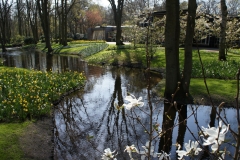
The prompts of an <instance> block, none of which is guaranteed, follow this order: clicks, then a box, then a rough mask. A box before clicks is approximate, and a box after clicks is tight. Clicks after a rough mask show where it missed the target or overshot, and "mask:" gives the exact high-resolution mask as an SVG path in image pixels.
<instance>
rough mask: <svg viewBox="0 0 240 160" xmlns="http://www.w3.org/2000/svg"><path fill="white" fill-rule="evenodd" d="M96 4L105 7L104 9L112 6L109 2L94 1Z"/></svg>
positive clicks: (106, 0)
mask: <svg viewBox="0 0 240 160" xmlns="http://www.w3.org/2000/svg"><path fill="white" fill-rule="evenodd" d="M93 1H94V2H95V3H97V4H99V5H101V6H103V7H108V6H110V3H109V1H108V0H93Z"/></svg>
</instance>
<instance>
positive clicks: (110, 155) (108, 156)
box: [102, 148, 117, 160]
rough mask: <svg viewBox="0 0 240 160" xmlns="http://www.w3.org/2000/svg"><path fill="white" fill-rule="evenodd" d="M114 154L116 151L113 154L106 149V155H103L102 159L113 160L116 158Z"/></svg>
mask: <svg viewBox="0 0 240 160" xmlns="http://www.w3.org/2000/svg"><path fill="white" fill-rule="evenodd" d="M114 152H115V151H113V152H112V151H111V149H110V148H107V149H105V150H104V153H103V155H102V159H103V160H111V159H113V158H114V156H115V155H113V153H114ZM113 160H117V159H116V158H114V159H113Z"/></svg>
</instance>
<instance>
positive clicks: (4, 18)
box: [0, 1, 12, 52]
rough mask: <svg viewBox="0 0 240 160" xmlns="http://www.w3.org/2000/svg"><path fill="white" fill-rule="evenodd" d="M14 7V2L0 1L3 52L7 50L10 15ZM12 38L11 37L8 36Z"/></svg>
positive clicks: (0, 28)
mask: <svg viewBox="0 0 240 160" xmlns="http://www.w3.org/2000/svg"><path fill="white" fill-rule="evenodd" d="M11 7H12V3H11V4H10V3H8V1H5V2H4V1H2V3H0V41H1V45H2V52H6V51H7V49H6V46H5V45H6V42H7V37H6V34H7V26H8V25H9V21H8V17H9V13H10V10H11ZM8 38H10V37H8Z"/></svg>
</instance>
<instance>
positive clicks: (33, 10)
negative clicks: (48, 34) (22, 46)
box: [26, 0, 39, 43]
mask: <svg viewBox="0 0 240 160" xmlns="http://www.w3.org/2000/svg"><path fill="white" fill-rule="evenodd" d="M26 4H27V16H28V21H29V23H30V27H31V30H32V35H33V39H34V42H35V43H37V41H38V40H39V37H38V23H37V22H38V18H37V7H36V4H35V2H34V1H33V0H26Z"/></svg>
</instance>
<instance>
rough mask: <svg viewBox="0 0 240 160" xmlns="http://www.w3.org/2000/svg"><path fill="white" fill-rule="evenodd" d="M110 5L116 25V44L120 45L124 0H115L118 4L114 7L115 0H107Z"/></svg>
mask: <svg viewBox="0 0 240 160" xmlns="http://www.w3.org/2000/svg"><path fill="white" fill-rule="evenodd" d="M109 2H110V4H111V6H112V11H113V16H114V21H115V25H116V29H117V30H116V31H117V33H116V45H122V44H123V43H122V40H121V38H122V29H121V25H122V11H123V4H124V0H117V2H118V5H117V7H116V4H115V0H109Z"/></svg>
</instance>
